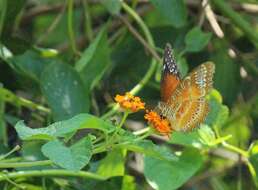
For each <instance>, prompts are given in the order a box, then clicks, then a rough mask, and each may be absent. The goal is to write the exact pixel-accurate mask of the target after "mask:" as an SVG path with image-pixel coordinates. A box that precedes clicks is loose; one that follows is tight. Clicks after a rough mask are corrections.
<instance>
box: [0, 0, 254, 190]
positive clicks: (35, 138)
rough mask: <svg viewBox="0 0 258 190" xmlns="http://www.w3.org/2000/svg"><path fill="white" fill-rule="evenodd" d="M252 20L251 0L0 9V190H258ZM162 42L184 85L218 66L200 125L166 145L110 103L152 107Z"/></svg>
mask: <svg viewBox="0 0 258 190" xmlns="http://www.w3.org/2000/svg"><path fill="white" fill-rule="evenodd" d="M257 15H258V2H257V0H229V1H225V0H202V1H201V0H184V1H183V0H124V1H119V0H99V1H98V0H16V1H12V0H9V1H8V0H0V36H1V38H0V141H1V144H0V152H1V156H0V168H1V173H0V186H1V187H0V188H1V189H31V190H41V189H42V190H52V189H64V190H71V189H76V190H79V189H88V190H90V189H92V190H93V189H98V190H101V189H105V190H109V189H112V190H113V189H122V190H135V189H160V190H168V189H182V190H183V189H184V190H186V189H187V190H194V189H198V190H202V189H214V190H222V189H225V190H235V189H239V190H240V189H243V190H247V189H248V190H249V189H250V190H251V189H257V184H258V177H257V175H256V174H257V172H258V145H257V141H256V139H257V138H258V129H257V125H258V94H257V90H258V68H257V67H258V51H257V49H258V24H257V23H258V22H257V20H258V17H257ZM167 42H169V43H171V44H172V46H173V48H174V53H175V57H176V60H177V63H178V65H179V69H180V71H181V73H182V76H185V75H186V74H187V73H188V72H189V71H190V70H191V69H192V68H194V67H196V66H197V65H199V64H201V63H203V62H205V61H212V62H214V63H215V65H216V73H215V77H214V88H215V89H216V90H213V91H212V93H211V94H210V95H209V97H208V98H209V102H210V106H211V112H210V113H209V115H208V118H207V119H206V121H205V124H203V125H202V126H201V128H200V129H199V130H195V131H193V132H191V133H173V134H172V136H171V138H170V139H169V140H167V139H166V138H163V137H161V136H160V135H151V136H148V135H149V134H148V133H146V131H144V130H141V129H142V128H143V127H144V126H145V125H146V122H145V121H144V119H143V112H139V113H135V114H130V115H129V117H128V118H127V119H126V121H125V123H124V120H122V121H121V118H122V113H121V112H119V110H118V106H117V105H115V104H114V99H113V97H114V96H115V95H116V94H123V93H125V92H129V91H130V92H131V93H132V94H137V96H140V97H141V98H142V99H143V100H144V101H145V102H146V105H147V107H154V106H155V105H156V104H157V102H158V101H159V82H160V78H161V67H162V64H161V63H162V61H161V59H162V53H163V48H164V46H165V44H166V43H167ZM80 113H84V114H80ZM87 113H88V114H87ZM78 114H79V115H78ZM74 116H75V117H74ZM124 118H125V117H124ZM20 120H24V122H22V121H20ZM18 121H19V122H18ZM119 121H120V124H117V123H119ZM17 122H18V123H17ZM54 122H56V123H54ZM25 123H26V124H25ZM52 123H54V124H52ZM50 124H52V125H50ZM118 125H124V126H125V128H124V130H123V129H119V130H117V128H118V127H117V126H118ZM14 126H15V128H14ZM27 126H29V127H27ZM79 129H80V130H79ZM114 131H115V132H114ZM132 131H134V132H132ZM112 135H114V136H112ZM112 137H116V138H114V140H111V141H110V139H112ZM146 137H148V140H146V139H145V140H143V139H144V138H146ZM107 139H109V141H108V143H107ZM17 145H19V146H17Z"/></svg>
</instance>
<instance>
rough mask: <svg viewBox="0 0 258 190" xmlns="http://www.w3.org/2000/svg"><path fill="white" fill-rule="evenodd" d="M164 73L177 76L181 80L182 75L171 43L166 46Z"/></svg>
mask: <svg viewBox="0 0 258 190" xmlns="http://www.w3.org/2000/svg"><path fill="white" fill-rule="evenodd" d="M163 72H164V73H169V74H171V75H175V76H177V77H178V78H180V73H179V70H178V67H177V64H176V60H175V57H174V55H173V50H172V48H171V45H170V44H169V43H167V44H166V46H165V50H164V58H163Z"/></svg>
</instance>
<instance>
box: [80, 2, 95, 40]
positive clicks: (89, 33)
mask: <svg viewBox="0 0 258 190" xmlns="http://www.w3.org/2000/svg"><path fill="white" fill-rule="evenodd" d="M87 1H88V0H83V1H82V3H83V7H84V19H85V23H84V26H85V32H86V37H87V38H88V39H89V42H92V40H93V30H92V23H91V15H90V9H89V5H88V2H87Z"/></svg>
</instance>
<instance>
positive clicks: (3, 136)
mask: <svg viewBox="0 0 258 190" xmlns="http://www.w3.org/2000/svg"><path fill="white" fill-rule="evenodd" d="M0 87H1V83H0ZM2 96H3V95H2V94H1V93H0V142H1V144H3V145H7V131H6V124H5V119H4V115H5V101H4V98H3V97H2Z"/></svg>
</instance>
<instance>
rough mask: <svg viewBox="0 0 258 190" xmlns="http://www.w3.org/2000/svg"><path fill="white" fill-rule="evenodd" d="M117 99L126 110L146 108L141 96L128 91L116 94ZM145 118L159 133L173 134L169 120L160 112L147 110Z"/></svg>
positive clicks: (134, 110) (133, 110)
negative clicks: (123, 93)
mask: <svg viewBox="0 0 258 190" xmlns="http://www.w3.org/2000/svg"><path fill="white" fill-rule="evenodd" d="M115 101H116V102H117V103H118V104H119V105H120V107H121V108H123V109H125V110H126V111H131V112H137V111H139V110H144V109H145V103H144V102H142V101H141V99H140V98H139V97H137V96H133V95H132V94H130V93H128V92H127V93H126V94H125V95H116V97H115ZM144 118H145V119H146V120H147V121H148V123H149V124H151V126H152V127H153V128H154V129H155V130H156V131H157V132H158V133H160V134H162V135H167V136H169V135H170V134H171V132H172V128H171V126H170V123H169V121H168V120H167V119H165V118H162V117H161V116H160V115H159V114H158V113H156V112H154V111H146V114H145V115H144Z"/></svg>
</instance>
